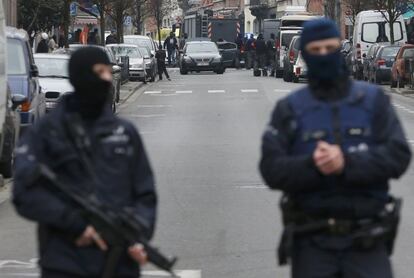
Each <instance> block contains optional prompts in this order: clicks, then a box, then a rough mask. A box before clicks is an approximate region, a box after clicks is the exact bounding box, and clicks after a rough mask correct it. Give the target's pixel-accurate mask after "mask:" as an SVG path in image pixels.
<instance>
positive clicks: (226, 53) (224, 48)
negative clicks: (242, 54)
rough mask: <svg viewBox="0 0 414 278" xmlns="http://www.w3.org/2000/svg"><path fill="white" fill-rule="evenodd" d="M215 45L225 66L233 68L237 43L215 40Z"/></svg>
mask: <svg viewBox="0 0 414 278" xmlns="http://www.w3.org/2000/svg"><path fill="white" fill-rule="evenodd" d="M217 47H218V49H219V52H220V54H221V56H222V57H223V64H224V66H225V67H226V68H235V67H236V66H237V65H236V62H237V55H238V52H239V51H238V49H237V44H235V43H232V42H217Z"/></svg>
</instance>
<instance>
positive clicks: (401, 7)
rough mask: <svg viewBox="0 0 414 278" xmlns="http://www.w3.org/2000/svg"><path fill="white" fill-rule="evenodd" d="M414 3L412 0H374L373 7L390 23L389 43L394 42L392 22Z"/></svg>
mask: <svg viewBox="0 0 414 278" xmlns="http://www.w3.org/2000/svg"><path fill="white" fill-rule="evenodd" d="M410 4H414V0H375V1H374V5H375V9H376V10H378V11H379V12H381V13H382V15H383V16H384V18H385V20H386V22H387V23H389V25H390V36H391V38H390V39H391V44H394V42H395V38H394V23H395V22H397V20H398V18H399V17H400V16H401V15H402V14H403V13H404V12H405V11H406V10H407V9H408V8H409V5H410Z"/></svg>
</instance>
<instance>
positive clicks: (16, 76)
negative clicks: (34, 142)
mask: <svg viewBox="0 0 414 278" xmlns="http://www.w3.org/2000/svg"><path fill="white" fill-rule="evenodd" d="M6 35H7V60H8V61H9V63H7V77H8V83H9V86H10V90H11V93H12V94H13V95H23V96H24V97H25V98H26V101H25V102H24V103H23V104H22V105H21V106H20V108H19V112H20V119H21V128H22V129H24V128H25V127H27V126H29V125H31V124H33V123H34V122H36V121H37V120H38V119H40V117H42V116H43V115H44V114H45V113H46V100H45V95H44V94H42V91H41V88H40V85H39V79H38V75H39V71H38V68H37V66H36V65H35V63H34V59H33V54H32V51H31V48H30V44H29V36H28V35H27V33H26V31H24V30H22V29H16V28H14V27H6Z"/></svg>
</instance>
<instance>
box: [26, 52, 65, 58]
mask: <svg viewBox="0 0 414 278" xmlns="http://www.w3.org/2000/svg"><path fill="white" fill-rule="evenodd" d="M33 57H34V58H54V59H69V58H70V56H69V55H66V54H53V53H38V54H34V55H33Z"/></svg>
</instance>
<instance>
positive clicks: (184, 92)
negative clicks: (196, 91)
mask: <svg viewBox="0 0 414 278" xmlns="http://www.w3.org/2000/svg"><path fill="white" fill-rule="evenodd" d="M175 93H176V94H192V93H193V91H175Z"/></svg>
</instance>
